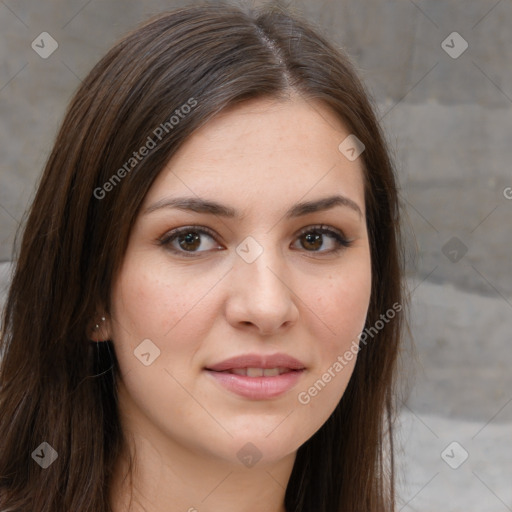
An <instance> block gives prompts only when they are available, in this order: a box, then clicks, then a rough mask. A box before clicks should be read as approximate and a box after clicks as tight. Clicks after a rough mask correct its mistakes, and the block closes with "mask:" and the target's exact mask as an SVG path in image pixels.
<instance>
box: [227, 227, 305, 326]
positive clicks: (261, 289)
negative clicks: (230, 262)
mask: <svg viewBox="0 0 512 512" xmlns="http://www.w3.org/2000/svg"><path fill="white" fill-rule="evenodd" d="M256 236H258V235H256ZM256 236H254V237H253V236H248V237H247V238H246V239H244V240H243V241H242V242H241V243H240V244H239V245H238V246H237V248H236V252H237V257H236V260H235V263H234V269H233V270H234V275H233V278H234V282H233V286H232V287H231V291H230V303H231V308H230V312H231V314H232V315H231V320H232V321H233V320H234V321H236V322H238V323H244V324H246V323H248V322H249V323H251V324H254V325H256V326H257V327H258V328H259V329H260V330H261V331H262V332H263V331H264V332H266V333H271V332H273V331H275V330H277V329H278V328H279V327H280V326H281V325H283V324H284V323H287V322H290V321H293V320H294V319H295V314H296V312H295V313H294V311H295V307H294V303H293V293H292V292H291V291H290V289H289V288H288V286H287V272H286V262H285V261H284V259H283V256H282V253H281V249H280V247H279V246H278V244H277V243H276V242H275V240H274V239H273V237H272V236H266V235H265V236H258V239H257V238H256Z"/></svg>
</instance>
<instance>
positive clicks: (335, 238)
mask: <svg viewBox="0 0 512 512" xmlns="http://www.w3.org/2000/svg"><path fill="white" fill-rule="evenodd" d="M326 235H327V237H328V239H330V243H329V244H328V245H330V246H331V249H327V250H320V249H321V248H322V246H323V245H324V242H325V236H326ZM298 241H301V246H302V247H304V248H305V249H307V252H320V253H338V252H339V251H341V250H342V249H344V248H346V247H350V245H351V244H352V241H351V240H348V239H347V238H346V237H345V235H344V234H343V233H342V232H341V231H339V230H338V229H334V228H329V227H326V226H324V225H318V226H309V227H307V228H305V229H303V230H302V231H301V232H300V233H299V238H298Z"/></svg>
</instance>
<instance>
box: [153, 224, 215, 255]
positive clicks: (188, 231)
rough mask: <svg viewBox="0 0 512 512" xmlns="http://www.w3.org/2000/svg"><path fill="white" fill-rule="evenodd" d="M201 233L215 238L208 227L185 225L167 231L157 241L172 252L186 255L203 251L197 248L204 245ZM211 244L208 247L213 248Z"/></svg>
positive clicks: (212, 238)
mask: <svg viewBox="0 0 512 512" xmlns="http://www.w3.org/2000/svg"><path fill="white" fill-rule="evenodd" d="M202 235H206V236H207V237H208V238H210V239H211V240H214V239H215V238H214V237H215V235H214V233H213V231H211V230H210V229H208V228H205V227H197V226H187V227H183V228H176V229H173V230H172V231H169V232H168V233H166V234H165V235H164V236H163V237H162V238H160V239H159V240H158V242H159V244H160V245H164V246H166V247H168V248H169V249H170V250H171V251H172V252H174V253H178V254H180V255H183V256H186V257H188V256H193V253H196V252H205V251H203V250H201V251H199V250H198V249H199V247H204V243H203V242H202V240H201V236H202ZM174 242H177V243H178V247H179V248H176V245H175V244H174ZM207 245H208V244H207ZM213 245H214V244H212V247H210V249H212V248H214V247H213ZM217 248H220V249H222V247H219V246H218V245H217ZM207 250H208V249H207Z"/></svg>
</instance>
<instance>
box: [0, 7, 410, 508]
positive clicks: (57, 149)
mask: <svg viewBox="0 0 512 512" xmlns="http://www.w3.org/2000/svg"><path fill="white" fill-rule="evenodd" d="M400 251H401V246H400V243H399V209H398V199H397V187H396V184H395V177H394V173H393V167H392V163H391V161H390V158H389V155H388V152H387V149H386V145H385V142H384V139H383V136H382V134H381V130H380V128H379V126H378V123H377V121H376V118H375V114H374V112H373V110H372V108H371V105H370V102H369V99H368V95H367V93H366V91H365V88H364V87H363V85H362V84H361V83H360V81H359V79H358V78H357V76H356V74H355V72H354V69H353V67H352V66H351V64H350V62H349V61H348V59H347V57H346V56H344V55H343V54H342V53H340V51H339V50H338V49H336V48H335V47H334V46H333V45H332V44H331V43H329V42H328V41H326V40H325V39H324V38H323V37H322V36H321V35H319V34H318V33H317V32H315V30H314V29H313V28H312V27H311V26H309V25H308V24H307V23H306V22H305V21H304V20H302V19H300V18H299V17H298V16H296V15H295V16H292V15H291V14H290V13H286V12H284V11H283V10H282V9H277V8H272V7H267V8H265V9H262V10H261V11H260V12H258V11H250V10H248V9H245V10H244V9H241V8H237V7H234V6H229V5H224V4H219V5H216V6H212V5H204V6H195V7H189V8H184V9H179V10H176V11H174V12H171V13H166V14H163V15H160V16H158V17H157V18H155V19H153V20H151V21H149V22H147V23H146V24H144V25H143V26H141V27H139V28H138V29H136V30H135V31H133V32H132V33H131V34H129V35H127V36H126V37H125V38H124V39H122V40H121V41H120V42H119V43H118V44H116V46H114V47H113V49H112V50H110V51H109V53H108V54H107V55H106V56H105V57H104V58H103V59H102V60H101V61H100V62H99V63H98V64H97V65H96V66H95V67H94V69H93V70H92V71H91V72H90V74H89V75H88V76H87V78H86V79H85V80H84V82H83V84H82V86H81V87H80V89H79V90H78V92H77V93H76V95H75V97H74V99H73V100H72V102H71V104H70V107H69V109H68V111H67V114H66V116H65V119H64V122H63V125H62V128H61V130H60V133H59V134H58V136H57V140H56V143H55V146H54V148H53V151H52V153H51V155H50V157H49V160H48V163H47V165H46V169H45V171H44V175H43V178H42V180H41V183H40V185H39V188H38V191H37V195H36V197H35V200H34V202H33V204H32V207H31V210H30V214H29V217H28V220H27V224H26V228H25V231H24V234H23V239H22V242H21V246H20V248H19V254H18V255H17V258H16V260H17V263H16V269H15V273H14V276H13V279H12V283H11V287H10V291H9V295H8V300H7V303H6V308H5V312H4V317H3V329H2V330H3V337H2V345H1V349H2V352H3V353H4V355H3V360H2V366H1V373H0V382H1V391H0V407H1V409H2V416H1V419H0V433H1V435H0V453H2V457H0V505H1V507H2V510H5V511H29V510H30V511H33V510H38V511H44V512H50V511H51V512H57V511H59V512H62V511H71V510H72V511H91V512H93V511H94V512H100V511H105V512H106V511H113V512H121V511H125V510H132V511H139V510H146V511H148V512H161V511H163V510H165V511H169V510H172V511H173V512H174V511H182V510H183V511H186V510H189V511H193V510H197V511H213V510H220V509H222V510H235V509H236V510H244V511H255V510H265V511H276V512H277V511H279V512H283V511H287V512H291V511H294V512H299V511H301V512H306V511H316V512H319V511H322V512H332V511H335V510H336V511H342V510H343V511H346V510H350V511H358V510H361V511H363V510H364V511H379V512H382V511H391V510H393V508H394V490H393V484H394V482H393V457H392V454H393V443H392V424H393V415H394V412H395V406H394V391H393V389H394V388H393V384H394V378H395V367H396V359H397V354H398V349H399V344H400V333H401V325H402V314H403V313H400V311H401V310H402V304H403V296H402V295H403V294H402V291H401V264H400Z"/></svg>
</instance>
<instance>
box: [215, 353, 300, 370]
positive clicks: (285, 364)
mask: <svg viewBox="0 0 512 512" xmlns="http://www.w3.org/2000/svg"><path fill="white" fill-rule="evenodd" d="M236 368H263V369H268V368H289V369H290V370H303V369H304V368H305V366H304V364H303V363H301V362H300V361H299V360H298V359H295V358H294V357H291V356H288V355H286V354H272V355H259V354H243V355H241V356H236V357H231V358H229V359H226V360H224V361H221V362H220V363H217V364H214V365H211V366H207V367H206V369H207V370H213V371H216V372H222V371H225V370H232V369H236Z"/></svg>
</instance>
